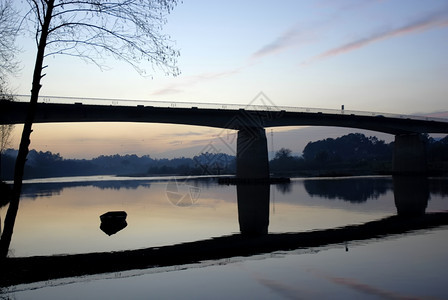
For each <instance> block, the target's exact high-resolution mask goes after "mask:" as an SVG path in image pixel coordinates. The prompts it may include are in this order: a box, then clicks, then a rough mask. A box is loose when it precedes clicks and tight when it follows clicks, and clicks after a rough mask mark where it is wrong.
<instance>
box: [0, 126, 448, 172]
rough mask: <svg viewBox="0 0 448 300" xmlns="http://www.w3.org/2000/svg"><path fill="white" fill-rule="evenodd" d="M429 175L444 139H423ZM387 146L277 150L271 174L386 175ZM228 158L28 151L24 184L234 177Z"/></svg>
mask: <svg viewBox="0 0 448 300" xmlns="http://www.w3.org/2000/svg"><path fill="white" fill-rule="evenodd" d="M424 138H425V141H426V146H427V153H428V164H429V166H430V169H431V170H442V171H446V170H448V136H447V137H445V138H443V139H440V140H435V139H432V138H429V137H428V136H424ZM393 144H394V143H393V142H391V143H385V142H384V141H382V140H378V139H377V138H376V137H366V136H365V135H363V134H359V133H356V134H348V135H345V136H342V137H339V138H336V139H332V138H328V139H324V140H319V141H316V142H309V143H308V144H307V145H306V147H305V149H304V150H303V155H302V156H300V157H299V156H293V155H292V154H291V153H292V151H291V150H289V149H285V148H282V149H280V150H279V151H277V153H276V155H275V157H274V159H272V160H271V161H270V170H271V172H272V173H276V174H283V175H294V174H299V175H300V174H303V175H355V174H387V173H390V172H391V168H392V156H393ZM16 155H17V150H12V149H9V150H6V151H4V153H3V155H2V160H1V169H2V180H11V179H12V178H13V172H14V161H15V157H16ZM235 172H236V160H235V157H234V156H231V155H228V154H222V153H208V152H207V153H201V154H200V155H197V156H195V157H193V158H185V157H181V158H174V159H154V158H151V157H150V156H148V155H145V156H137V155H124V156H121V155H111V156H104V155H102V156H99V157H97V158H93V159H88V160H87V159H64V158H63V157H61V156H60V155H59V154H54V153H51V152H49V151H47V152H42V151H40V152H37V151H35V150H31V151H30V153H29V155H28V161H27V164H26V168H25V178H44V177H61V176H88V175H131V176H150V175H203V174H207V175H211V174H235Z"/></svg>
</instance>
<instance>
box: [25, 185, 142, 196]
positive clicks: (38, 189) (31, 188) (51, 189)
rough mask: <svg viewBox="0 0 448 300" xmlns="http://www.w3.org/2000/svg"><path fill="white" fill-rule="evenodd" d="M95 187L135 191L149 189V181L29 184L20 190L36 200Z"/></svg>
mask: <svg viewBox="0 0 448 300" xmlns="http://www.w3.org/2000/svg"><path fill="white" fill-rule="evenodd" d="M90 186H91V187H96V188H99V189H101V190H108V189H110V190H121V189H126V190H135V189H137V188H139V187H146V188H149V187H150V186H151V182H150V181H143V180H142V181H140V180H110V181H109V180H104V181H85V182H82V181H81V182H62V183H61V182H51V183H30V184H25V185H24V186H23V188H22V196H23V197H27V198H31V199H36V198H39V197H50V196H54V195H60V194H61V193H62V191H63V190H64V189H67V188H74V187H90Z"/></svg>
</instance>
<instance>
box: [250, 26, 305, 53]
mask: <svg viewBox="0 0 448 300" xmlns="http://www.w3.org/2000/svg"><path fill="white" fill-rule="evenodd" d="M311 40H312V38H310V36H309V34H305V33H304V32H303V31H301V30H299V29H297V28H292V29H289V30H288V31H286V32H285V33H283V34H282V35H281V36H279V37H278V38H277V39H276V40H274V41H272V42H271V43H269V44H267V45H265V46H263V47H262V48H261V49H259V50H258V51H256V52H255V53H254V54H252V56H251V57H250V58H251V59H259V58H262V57H264V56H268V55H273V54H277V53H279V52H283V51H285V50H287V49H288V48H291V47H293V46H297V45H300V44H305V43H308V42H310V41H311Z"/></svg>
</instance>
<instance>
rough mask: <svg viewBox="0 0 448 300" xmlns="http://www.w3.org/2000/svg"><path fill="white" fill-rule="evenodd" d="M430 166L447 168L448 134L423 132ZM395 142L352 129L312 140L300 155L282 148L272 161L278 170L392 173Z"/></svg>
mask: <svg viewBox="0 0 448 300" xmlns="http://www.w3.org/2000/svg"><path fill="white" fill-rule="evenodd" d="M423 139H424V142H425V144H426V151H427V157H428V166H429V170H430V171H432V172H437V173H440V172H447V171H448V136H446V137H445V138H443V139H440V140H435V139H433V138H430V137H429V136H428V135H423ZM393 149H394V142H391V143H385V142H384V141H383V140H378V138H376V137H374V136H371V137H366V136H365V135H364V134H360V133H351V134H348V135H344V136H342V137H339V138H336V139H332V138H327V139H324V140H319V141H316V142H309V143H308V144H307V145H306V147H305V148H304V149H303V155H302V156H301V157H298V156H292V155H291V151H290V150H289V149H284V148H283V149H280V150H279V151H278V152H277V153H276V155H275V158H274V159H273V160H271V162H270V170H271V172H273V173H277V174H283V175H288V174H302V175H360V174H390V173H391V172H392V157H393Z"/></svg>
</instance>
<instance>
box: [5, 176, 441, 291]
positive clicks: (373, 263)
mask: <svg viewBox="0 0 448 300" xmlns="http://www.w3.org/2000/svg"><path fill="white" fill-rule="evenodd" d="M254 203H256V205H254ZM115 210H120V211H121V210H123V211H126V212H127V219H126V221H127V226H126V227H125V228H123V229H122V230H121V231H118V232H117V233H116V234H113V235H110V236H109V235H107V234H105V233H104V232H103V231H102V230H101V229H100V218H99V216H100V215H101V214H103V213H105V212H108V211H115ZM446 210H448V179H446V178H445V179H429V180H425V179H421V178H417V179H413V178H405V179H398V180H397V179H395V180H394V179H392V177H357V178H337V179H335V178H320V179H294V180H293V181H292V182H291V184H289V185H272V186H270V187H269V186H256V187H253V186H239V187H236V186H227V185H218V184H217V183H216V182H215V181H214V180H213V179H209V178H202V179H201V180H191V179H189V180H185V178H180V177H179V178H176V179H173V178H172V179H170V180H166V179H165V180H161V179H160V178H138V180H136V179H135V178H117V177H86V178H79V177H78V178H58V179H53V180H51V181H50V180H41V181H29V182H27V184H26V185H25V186H24V196H23V200H22V202H21V204H20V210H19V213H18V217H17V221H16V226H15V229H14V236H13V240H12V244H11V251H10V256H15V257H22V256H36V255H60V254H75V253H91V252H106V251H119V250H127V249H140V248H149V247H160V246H164V245H172V244H179V243H183V242H190V241H200V240H206V239H209V238H212V237H222V236H228V235H232V234H237V233H240V232H241V231H242V232H244V233H249V234H251V233H258V234H259V233H263V232H264V231H266V230H267V231H268V232H269V233H288V232H293V233H298V232H306V231H324V230H325V229H332V228H342V227H344V226H347V225H353V224H364V223H366V222H370V221H376V220H381V219H385V218H388V217H390V216H394V215H397V214H399V215H400V216H408V215H420V214H424V213H425V212H426V213H430V212H440V211H446ZM5 213H6V207H3V208H1V211H0V216H1V218H2V221H3V220H4V216H5ZM447 250H448V228H447V227H446V226H443V227H438V228H435V229H431V230H430V229H425V230H417V231H414V232H412V233H406V234H394V235H389V236H386V237H380V238H371V239H367V240H363V241H356V240H349V241H346V242H344V243H340V244H329V245H327V244H325V242H323V244H322V246H317V247H313V248H304V249H296V250H292V251H277V252H273V253H267V254H257V255H253V256H250V257H244V258H243V257H233V258H230V259H223V260H216V261H205V262H203V263H200V264H192V265H184V266H178V267H165V268H152V269H147V270H139V271H127V272H120V273H113V274H105V275H96V276H86V277H82V278H69V279H60V280H52V281H51V282H44V283H34V284H28V285H19V286H15V287H10V288H5V289H3V290H2V292H1V293H2V294H1V293H0V295H1V296H4V297H15V298H17V299H39V298H41V299H44V298H46V299H47V298H62V297H63V298H73V299H81V298H98V297H101V298H103V297H110V298H112V299H114V298H118V299H120V298H143V299H146V298H149V297H151V298H196V299H198V298H203V299H207V298H212V297H213V298H221V299H228V298H257V299H303V298H335V297H336V298H340V299H346V298H366V297H367V298H369V297H370V298H371V299H377V298H379V299H381V298H385V299H402V298H416V299H420V298H425V297H426V298H427V297H432V298H435V299H448V286H447V285H446V283H445V282H446V278H447V275H448V258H447V253H448V251H447ZM75 291H76V292H75Z"/></svg>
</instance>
